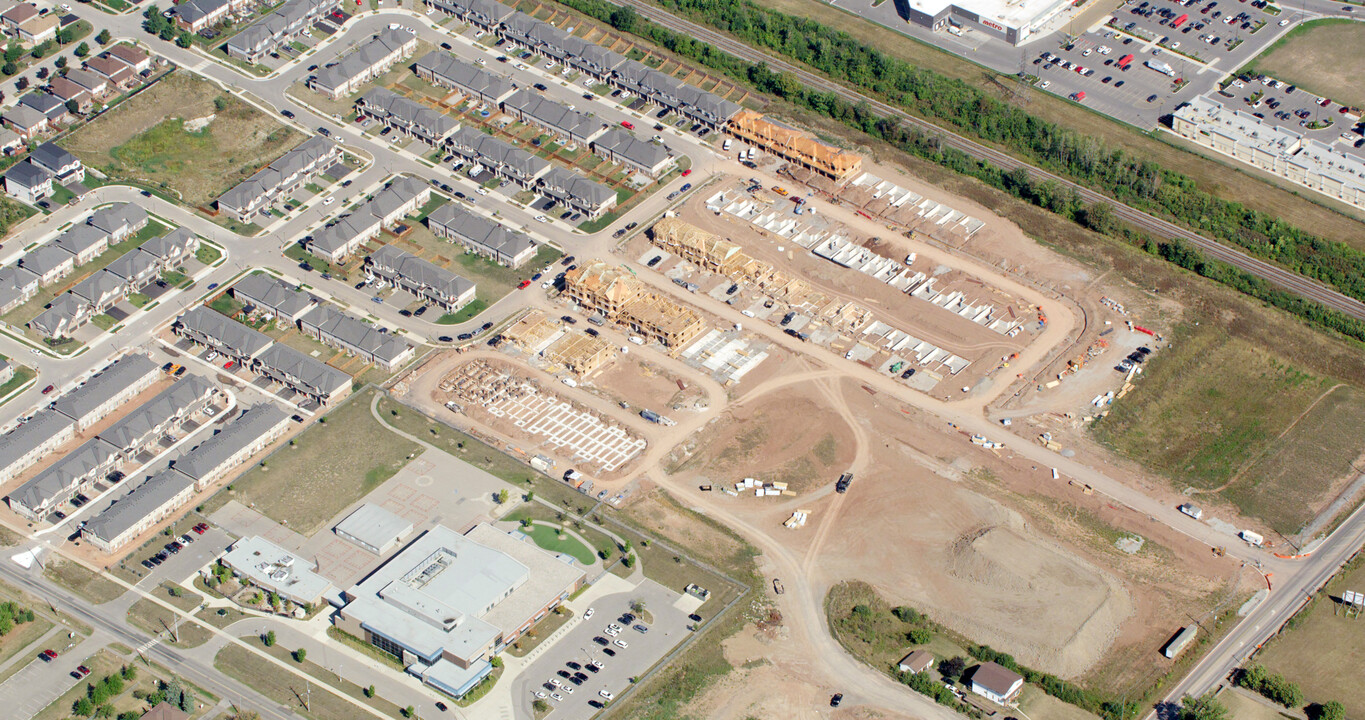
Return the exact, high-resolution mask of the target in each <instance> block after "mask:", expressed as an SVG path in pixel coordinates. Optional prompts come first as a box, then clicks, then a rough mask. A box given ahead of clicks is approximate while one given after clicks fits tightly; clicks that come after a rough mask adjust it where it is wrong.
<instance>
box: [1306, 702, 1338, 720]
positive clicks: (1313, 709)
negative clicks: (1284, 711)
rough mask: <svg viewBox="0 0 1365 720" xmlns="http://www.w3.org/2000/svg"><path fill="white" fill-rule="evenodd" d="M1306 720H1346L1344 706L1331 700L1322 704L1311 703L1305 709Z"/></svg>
mask: <svg viewBox="0 0 1365 720" xmlns="http://www.w3.org/2000/svg"><path fill="white" fill-rule="evenodd" d="M1305 711H1306V712H1307V713H1308V720H1346V706H1345V705H1342V704H1341V703H1339V702H1337V701H1336V700H1332V701H1331V702H1325V703H1322V704H1318V703H1313V704H1312V705H1309V706H1308V707H1307V708H1305Z"/></svg>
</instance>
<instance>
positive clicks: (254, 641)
mask: <svg viewBox="0 0 1365 720" xmlns="http://www.w3.org/2000/svg"><path fill="white" fill-rule="evenodd" d="M246 643H247V644H248V645H250V646H252V647H253V648H255V649H256V650H258V651H260V652H264V653H266V654H268V655H271V656H274V657H275V658H277V659H279V660H283V661H284V662H286V663H289V664H290V665H293V666H296V667H298V669H299V670H301V671H303V672H305V673H307V674H309V675H311V676H313V677H314V678H317V679H318V680H322V681H324V682H326V683H328V684H330V685H332V686H333V687H335V688H337V689H340V690H342V691H344V692H345V693H346V694H347V695H349V696H351V697H352V698H354V699H355V700H358V701H360V702H361V703H364V704H366V705H369V706H370V707H373V708H374V709H376V710H378V711H379V712H380V713H381V714H385V715H391V716H393V717H401V715H400V713H399V708H398V706H397V705H394V704H393V703H391V702H389V701H387V700H385V699H383V698H381V697H378V696H376V697H373V698H367V697H365V694H364V693H363V692H362V691H361V689H360V686H359V685H356V684H355V683H352V682H349V681H347V680H344V679H338V678H337V675H336V673H334V672H332V671H331V670H328V669H326V668H324V667H322V666H320V665H318V664H317V663H315V662H313V660H312V659H308V658H305V659H304V661H303V662H298V661H297V660H295V659H294V656H293V650H294V649H293V648H287V647H284V646H282V645H278V644H276V645H272V646H271V647H266V646H265V643H263V642H261V639H260V638H258V637H251V638H247V639H246ZM358 713H359V711H356V710H352V711H351V712H350V713H348V714H347V715H346V716H345V717H356V716H357V714H358ZM327 717H331V716H327Z"/></svg>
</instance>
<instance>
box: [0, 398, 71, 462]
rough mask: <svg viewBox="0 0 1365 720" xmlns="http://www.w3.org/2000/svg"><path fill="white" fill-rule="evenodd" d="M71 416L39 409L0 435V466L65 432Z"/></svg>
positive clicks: (69, 425) (15, 459)
mask: <svg viewBox="0 0 1365 720" xmlns="http://www.w3.org/2000/svg"><path fill="white" fill-rule="evenodd" d="M72 424H73V423H72V420H71V418H69V417H67V416H65V415H63V414H61V413H59V412H56V411H54V410H46V409H44V410H39V411H38V412H37V413H36V414H35V415H34V416H33V419H32V420H29V421H28V422H26V423H24V424H23V425H20V426H19V427H17V428H15V429H13V430H11V431H10V432H9V433H8V434H6V435H0V441H2V442H0V468H7V467H9V466H11V465H13V464H14V463H15V461H17V460H18V459H19V457H20V456H22V455H24V454H26V453H28V451H29V450H30V449H32V448H35V447H38V446H40V445H43V444H44V443H47V442H49V441H51V440H52V438H54V437H57V436H58V435H60V434H61V433H63V432H65V431H66V430H67V428H69V427H71V425H72Z"/></svg>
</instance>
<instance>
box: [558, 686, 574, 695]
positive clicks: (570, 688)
mask: <svg viewBox="0 0 1365 720" xmlns="http://www.w3.org/2000/svg"><path fill="white" fill-rule="evenodd" d="M560 690H563V691H564V692H566V693H568V694H570V695H572V694H573V686H572V685H565V686H564V687H562V688H560Z"/></svg>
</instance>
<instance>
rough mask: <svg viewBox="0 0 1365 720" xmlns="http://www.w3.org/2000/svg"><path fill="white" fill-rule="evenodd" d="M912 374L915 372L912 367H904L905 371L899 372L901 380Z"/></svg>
mask: <svg viewBox="0 0 1365 720" xmlns="http://www.w3.org/2000/svg"><path fill="white" fill-rule="evenodd" d="M914 374H915V369H914V368H906V369H905V372H903V373H901V379H902V380H905V379H907V378H910V377H912V376H914Z"/></svg>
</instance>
